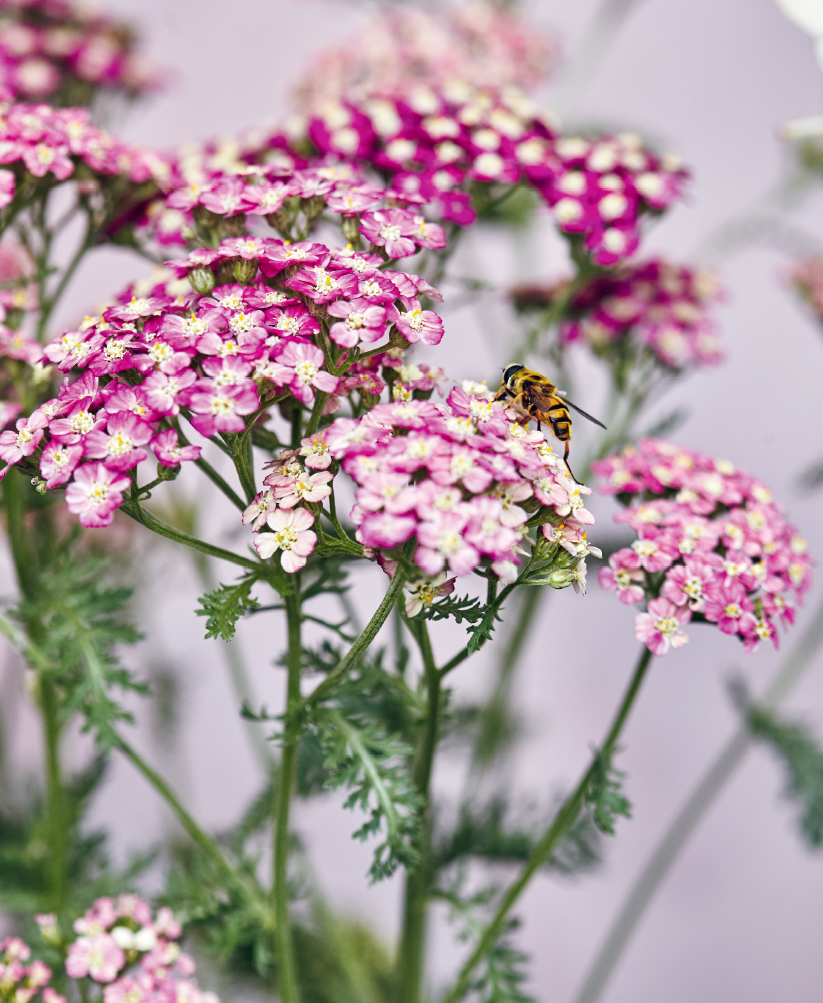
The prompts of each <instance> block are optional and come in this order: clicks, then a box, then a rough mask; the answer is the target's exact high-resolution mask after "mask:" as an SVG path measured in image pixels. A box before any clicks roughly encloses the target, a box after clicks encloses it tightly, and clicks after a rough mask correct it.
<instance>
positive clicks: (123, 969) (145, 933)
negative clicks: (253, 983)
mask: <svg viewBox="0 0 823 1003" xmlns="http://www.w3.org/2000/svg"><path fill="white" fill-rule="evenodd" d="M35 918H36V920H37V923H38V925H39V927H40V934H41V936H42V938H43V941H44V942H45V943H46V944H48V945H50V946H51V947H54V948H57V949H59V950H60V951H61V953H65V957H66V961H65V965H66V975H68V977H69V978H70V979H74V980H78V981H80V980H87V979H90V980H91V981H92V983H101V984H103V985H104V986H105V988H104V989H103V993H102V1000H103V1003H219V1001H218V998H217V996H216V995H215V994H214V993H212V992H204V991H202V990H201V989H200V987H199V986H198V985H197V983H196V982H195V981H194V980H193V979H192V975H193V974H194V971H195V968H196V965H195V963H194V959H193V958H191V957H190V956H189V955H188V954H185V953H184V952H183V951H182V949H181V947H180V944H179V943H178V941H179V939H180V936H181V933H182V928H181V926H180V923H178V921H177V919H176V918H175V916H174V913H173V912H172V911H171V909H167V908H162V909H159V910H158V911H157V913H156V914H153V913H152V910H151V907H150V906H149V904H148V903H147V902H145V901H144V900H143V899H141V898H139V897H138V896H137V895H130V894H124V895H120V896H118V897H117V898H116V899H113V898H99V899H97V900H96V901H95V902H94V904H93V905H92V907H91V908H90V909H88V910H87V911H86V913H85V914H84V915H83V916H81V917H80V919H77V920H75V922H74V932H75V933H76V934H77V935H78V936H77V937H76V938H75V939H74V940H72V941H70V942H68V943H67V942H65V941H64V939H63V934H62V932H61V930H60V928H59V926H58V923H57V919H56V917H55V916H54V915H52V914H47V915H39V916H37V917H35ZM43 967H45V966H43ZM46 971H48V969H46ZM78 988H79V991H80V998H81V999H88V992H89V989H88V984H85V985H84V984H83V982H81V984H80V986H79V987H78ZM62 999H63V997H56V994H55V996H53V997H52V998H51V999H49V998H47V997H46V995H45V992H44V996H43V1003H58V1001H59V1000H62ZM17 1003H21V1001H17ZM22 1003H27V1001H22Z"/></svg>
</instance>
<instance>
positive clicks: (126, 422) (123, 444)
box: [85, 411, 153, 471]
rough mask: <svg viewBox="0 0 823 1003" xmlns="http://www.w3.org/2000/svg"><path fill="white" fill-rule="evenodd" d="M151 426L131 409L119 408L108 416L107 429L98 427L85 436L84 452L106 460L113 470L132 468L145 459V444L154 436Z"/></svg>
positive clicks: (94, 458)
mask: <svg viewBox="0 0 823 1003" xmlns="http://www.w3.org/2000/svg"><path fill="white" fill-rule="evenodd" d="M152 434H153V433H152V430H151V426H150V425H148V424H147V423H146V422H144V421H141V420H140V419H139V418H138V417H137V416H136V415H135V414H132V413H131V412H129V411H118V412H117V413H116V414H113V415H111V416H110V417H109V419H108V421H107V423H106V431H105V432H104V431H103V430H102V429H101V428H95V429H93V430H92V431H91V432H89V434H88V435H87V436H86V441H85V454H86V456H88V457H90V458H91V459H93V460H103V461H104V462H105V464H106V466H107V467H110V468H111V469H112V470H121V471H122V470H131V468H132V467H136V466H137V464H138V463H142V462H143V460H145V459H146V457H147V456H148V453H147V452H146V450H145V449H143V448H142V447H143V446H145V445H146V444H147V443H148V442H150V441H151V439H152Z"/></svg>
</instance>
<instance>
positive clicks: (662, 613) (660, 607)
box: [634, 596, 692, 655]
mask: <svg viewBox="0 0 823 1003" xmlns="http://www.w3.org/2000/svg"><path fill="white" fill-rule="evenodd" d="M691 616H692V614H691V610H690V609H689V608H688V607H687V606H675V604H674V603H672V602H669V600H668V599H666V598H664V597H662V596H661V597H659V598H657V599H652V600H650V602H649V609H648V612H647V613H638V614H637V617H636V618H635V621H634V634H635V637H636V638H637V640H638V641H642V642H643V643H644V644H645V645H646V647H647V648H648V649H649V651H651V652H652V654H654V655H665V654H666V652H667V651H668V650H669V646H670V645H671V647H673V648H682V647H683V645H684V644H686V642H687V641H688V640H689V638H688V635H687V634H686V633H685V631H683V630H681V627H682V625H683V624H685V623H688V622H689V620H690V619H691Z"/></svg>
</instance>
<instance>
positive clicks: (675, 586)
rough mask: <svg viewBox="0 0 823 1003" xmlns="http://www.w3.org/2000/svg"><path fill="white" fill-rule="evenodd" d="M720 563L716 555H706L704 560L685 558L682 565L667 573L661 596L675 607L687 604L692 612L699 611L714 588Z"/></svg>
mask: <svg viewBox="0 0 823 1003" xmlns="http://www.w3.org/2000/svg"><path fill="white" fill-rule="evenodd" d="M711 558H714V560H711ZM721 563H722V562H720V560H719V558H718V557H717V555H716V554H708V555H706V558H705V559H701V558H699V557H695V558H686V562H685V563H684V564H679V565H676V566H675V567H673V568H672V569H671V570H670V571H669V572H668V573H667V575H666V580H665V582H664V583H663V589H662V592H663V595H664V596H665V597H666V598H667V599H668V600H670V601H671V602H673V603H674V604H675V606H682V605H684V603H688V604H689V609H691V610H693V611H694V612H699V611H701V610H702V609H703V608H704V606H705V605H706V599H707V597H708V595H709V594H710V593H711V592H712V591H713V590H714V588H715V585H716V582H717V578H718V565H719V564H721Z"/></svg>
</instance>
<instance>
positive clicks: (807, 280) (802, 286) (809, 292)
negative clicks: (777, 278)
mask: <svg viewBox="0 0 823 1003" xmlns="http://www.w3.org/2000/svg"><path fill="white" fill-rule="evenodd" d="M788 279H789V281H790V282H791V284H792V285H793V286H794V288H795V289H796V290H797V292H798V293H800V295H801V297H802V298H803V299H804V300H805V301H806V302H807V303H808V304H809V306H810V307H811V308H812V310H813V311H814V313H815V314H816V315H817V318H818V320H823V258H816V257H813V258H802V259H801V260H800V261H796V262H795V263H794V265H793V267H792V268H791V270H790V271H789V275H788Z"/></svg>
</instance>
